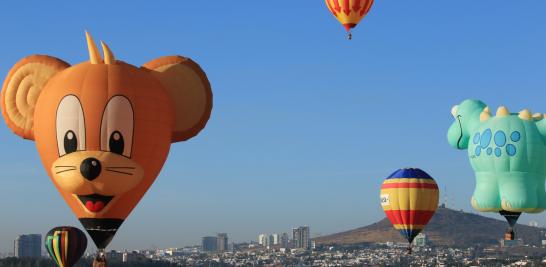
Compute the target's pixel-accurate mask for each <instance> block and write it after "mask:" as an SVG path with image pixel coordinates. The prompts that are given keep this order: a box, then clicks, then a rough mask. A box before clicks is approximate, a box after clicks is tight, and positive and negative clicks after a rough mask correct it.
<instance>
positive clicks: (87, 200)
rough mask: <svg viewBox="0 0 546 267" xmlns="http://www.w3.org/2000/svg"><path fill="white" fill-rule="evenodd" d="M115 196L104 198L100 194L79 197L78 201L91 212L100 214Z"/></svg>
mask: <svg viewBox="0 0 546 267" xmlns="http://www.w3.org/2000/svg"><path fill="white" fill-rule="evenodd" d="M112 198H114V197H113V196H103V195H99V194H92V195H78V199H79V200H80V201H81V203H82V204H83V205H84V206H85V208H86V209H87V210H88V211H90V212H100V211H102V210H103V209H104V207H106V205H108V203H110V201H111V200H112Z"/></svg>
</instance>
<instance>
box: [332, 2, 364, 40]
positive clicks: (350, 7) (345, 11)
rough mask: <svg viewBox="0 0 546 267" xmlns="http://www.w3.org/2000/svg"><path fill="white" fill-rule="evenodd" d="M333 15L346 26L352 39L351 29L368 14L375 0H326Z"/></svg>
mask: <svg viewBox="0 0 546 267" xmlns="http://www.w3.org/2000/svg"><path fill="white" fill-rule="evenodd" d="M325 2H326V6H327V7H328V9H329V10H330V12H332V15H334V17H336V19H337V20H338V21H339V23H341V24H342V25H343V27H345V30H347V34H348V35H347V37H348V38H349V39H351V37H352V36H351V29H352V28H354V27H356V25H357V24H358V23H359V22H360V21H361V20H362V19H363V18H364V17H365V16H366V15H367V14H368V12H369V11H370V9H371V8H372V4H373V0H325Z"/></svg>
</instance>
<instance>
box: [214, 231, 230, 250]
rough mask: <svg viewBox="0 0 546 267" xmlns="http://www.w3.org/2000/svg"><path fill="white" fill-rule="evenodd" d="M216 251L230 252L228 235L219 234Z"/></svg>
mask: <svg viewBox="0 0 546 267" xmlns="http://www.w3.org/2000/svg"><path fill="white" fill-rule="evenodd" d="M216 250H217V251H227V250H228V235H227V234H226V233H219V234H218V236H217V237H216Z"/></svg>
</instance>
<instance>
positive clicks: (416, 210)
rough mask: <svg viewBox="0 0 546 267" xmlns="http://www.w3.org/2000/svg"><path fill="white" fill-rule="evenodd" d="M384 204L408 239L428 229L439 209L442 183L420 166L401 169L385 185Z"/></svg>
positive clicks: (397, 226) (389, 215) (386, 210)
mask: <svg viewBox="0 0 546 267" xmlns="http://www.w3.org/2000/svg"><path fill="white" fill-rule="evenodd" d="M380 197H381V207H382V208H383V211H385V214H386V215H387V218H388V219H389V220H390V222H391V223H392V225H393V226H394V228H395V229H396V230H399V231H400V233H401V234H402V236H404V237H405V238H406V239H407V240H408V242H409V247H408V253H411V243H412V242H413V239H414V238H415V237H416V236H417V235H418V234H419V233H420V232H421V230H423V228H425V226H426V225H427V223H428V221H429V220H430V218H432V215H434V213H435V212H436V209H437V208H438V198H439V191H438V185H437V184H436V182H435V181H434V179H433V178H432V177H430V175H428V174H427V173H426V172H424V171H422V170H420V169H417V168H405V169H399V170H397V171H395V172H394V173H393V174H391V175H390V176H389V177H387V179H385V181H384V182H383V185H382V186H381V193H380Z"/></svg>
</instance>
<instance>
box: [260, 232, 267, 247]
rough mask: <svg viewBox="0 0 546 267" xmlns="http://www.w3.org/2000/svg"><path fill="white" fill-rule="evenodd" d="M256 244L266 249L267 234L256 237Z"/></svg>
mask: <svg viewBox="0 0 546 267" xmlns="http://www.w3.org/2000/svg"><path fill="white" fill-rule="evenodd" d="M258 244H260V245H261V246H264V247H266V246H267V234H259V235H258Z"/></svg>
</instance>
